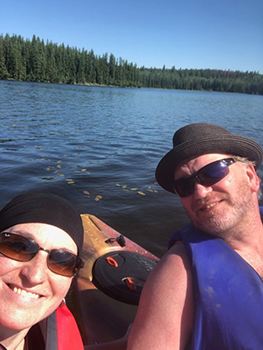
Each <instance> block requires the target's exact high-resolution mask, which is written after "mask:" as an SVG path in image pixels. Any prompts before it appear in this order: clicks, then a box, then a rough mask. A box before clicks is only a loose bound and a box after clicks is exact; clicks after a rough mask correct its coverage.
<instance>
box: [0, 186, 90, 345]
mask: <svg viewBox="0 0 263 350" xmlns="http://www.w3.org/2000/svg"><path fill="white" fill-rule="evenodd" d="M82 242H83V227H82V222H81V218H80V215H79V214H78V213H77V212H76V210H75V209H74V208H73V207H72V206H71V205H70V204H69V203H68V202H67V201H66V200H65V199H63V198H61V197H59V196H57V195H54V194H51V193H39V192H29V193H25V194H22V195H20V196H18V197H16V198H15V199H13V200H12V201H11V202H10V203H8V204H7V205H6V206H5V207H4V208H3V209H2V210H1V212H0V310H1V312H0V349H7V350H15V349H16V350H35V349H38V350H56V349H61V350H66V349H71V350H72V349H78V350H80V349H83V344H82V341H81V337H80V334H79V332H78V328H77V326H76V323H75V321H74V319H73V316H72V315H71V313H70V312H69V310H68V309H67V308H66V306H65V304H64V303H63V300H64V298H65V296H66V294H67V292H68V290H69V288H70V285H71V282H72V279H73V277H74V276H75V274H76V273H77V272H78V270H79V269H80V268H81V267H82V266H83V262H82V260H81V259H80V257H79V254H80V251H81V247H82Z"/></svg>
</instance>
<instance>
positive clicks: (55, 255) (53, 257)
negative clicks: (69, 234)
mask: <svg viewBox="0 0 263 350" xmlns="http://www.w3.org/2000/svg"><path fill="white" fill-rule="evenodd" d="M77 260H78V257H77V256H76V255H74V254H72V253H70V252H67V251H65V250H61V249H52V250H51V251H50V253H49V254H48V259H47V265H48V268H49V269H50V270H51V271H52V272H54V273H56V274H58V275H62V276H67V277H71V276H74V275H75V273H76V272H77V267H76V265H77Z"/></svg>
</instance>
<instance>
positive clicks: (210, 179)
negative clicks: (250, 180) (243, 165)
mask: <svg viewBox="0 0 263 350" xmlns="http://www.w3.org/2000/svg"><path fill="white" fill-rule="evenodd" d="M235 162H236V160H235V159H234V158H226V159H220V160H217V161H215V162H213V163H210V164H207V165H206V166H204V167H203V168H201V169H199V170H198V171H197V172H196V173H194V174H192V175H190V176H185V177H182V178H180V179H178V180H175V181H174V183H173V187H174V191H175V193H177V194H178V195H179V196H180V197H188V196H191V195H192V194H193V193H194V190H195V183H196V181H197V182H199V183H200V184H201V185H203V186H206V187H210V186H212V185H214V184H216V183H217V182H218V181H220V180H222V179H223V178H224V177H225V176H227V175H228V173H229V169H228V167H229V166H230V165H231V164H234V163H235Z"/></svg>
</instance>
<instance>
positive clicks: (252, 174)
mask: <svg viewBox="0 0 263 350" xmlns="http://www.w3.org/2000/svg"><path fill="white" fill-rule="evenodd" d="M246 175H247V178H248V181H249V183H250V185H251V189H252V191H254V192H257V191H258V190H259V187H260V179H259V177H258V175H257V173H256V170H255V168H254V166H253V165H252V164H249V165H247V169H246Z"/></svg>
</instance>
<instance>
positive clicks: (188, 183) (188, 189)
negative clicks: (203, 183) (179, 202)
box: [174, 177, 195, 197]
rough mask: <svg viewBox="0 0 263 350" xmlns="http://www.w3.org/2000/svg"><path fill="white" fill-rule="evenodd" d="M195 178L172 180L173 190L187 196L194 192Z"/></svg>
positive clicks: (181, 195)
mask: <svg viewBox="0 0 263 350" xmlns="http://www.w3.org/2000/svg"><path fill="white" fill-rule="evenodd" d="M194 186H195V178H194V177H189V178H182V179H179V180H176V181H175V182H174V189H175V192H176V193H177V194H178V196H180V197H188V196H190V195H191V194H193V193H194Z"/></svg>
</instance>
